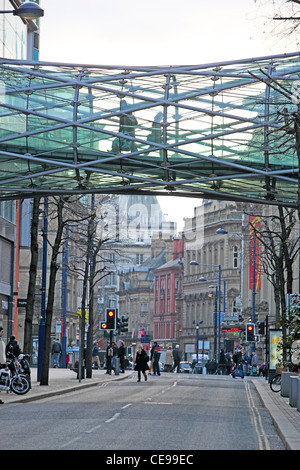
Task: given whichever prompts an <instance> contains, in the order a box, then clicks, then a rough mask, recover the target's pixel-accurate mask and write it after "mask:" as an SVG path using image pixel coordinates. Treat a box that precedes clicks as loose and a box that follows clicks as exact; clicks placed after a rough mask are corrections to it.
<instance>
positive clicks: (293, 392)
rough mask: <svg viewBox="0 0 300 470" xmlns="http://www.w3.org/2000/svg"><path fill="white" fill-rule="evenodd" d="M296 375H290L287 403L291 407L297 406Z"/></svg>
mask: <svg viewBox="0 0 300 470" xmlns="http://www.w3.org/2000/svg"><path fill="white" fill-rule="evenodd" d="M297 392H298V376H292V377H290V393H289V395H290V397H289V404H290V406H292V407H293V408H294V407H296V406H297V394H298V393H297Z"/></svg>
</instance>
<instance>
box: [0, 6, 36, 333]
mask: <svg viewBox="0 0 300 470" xmlns="http://www.w3.org/2000/svg"><path fill="white" fill-rule="evenodd" d="M22 3H23V2H22V1H21V0H0V10H3V11H10V10H13V9H15V8H17V7H18V6H19V5H21V4H22ZM36 3H38V1H37V2H36ZM38 45H39V30H38V23H37V21H32V20H22V19H21V18H19V17H18V16H15V15H13V14H10V13H7V14H0V57H1V58H7V59H17V60H25V59H30V60H38V57H39V56H38V52H39V51H38ZM4 90H5V85H4V81H3V75H2V76H1V77H0V95H1V94H3V92H4ZM20 213H21V204H20V201H15V200H9V201H1V202H0V325H3V326H4V330H5V338H8V337H9V336H10V335H11V334H13V333H14V334H15V335H16V336H17V330H16V331H14V327H16V328H17V326H18V325H17V322H15V323H16V324H15V325H14V318H17V295H16V294H17V292H18V284H19V283H18V270H19V267H18V259H19V256H18V253H19V234H20V230H19V229H20V227H19V220H20Z"/></svg>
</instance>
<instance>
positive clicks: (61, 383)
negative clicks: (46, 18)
mask: <svg viewBox="0 0 300 470" xmlns="http://www.w3.org/2000/svg"><path fill="white" fill-rule="evenodd" d="M132 374H135V372H134V371H132V370H127V371H125V373H124V374H122V373H120V374H119V375H115V374H112V375H109V374H106V371H105V370H95V369H93V371H92V378H90V379H87V378H83V379H81V380H80V381H79V380H78V378H77V374H76V373H75V372H74V371H73V370H71V369H55V368H51V369H49V382H48V385H40V383H39V382H38V381H37V370H36V369H31V385H32V388H31V390H30V391H29V392H28V393H27V394H26V395H16V394H15V393H13V392H9V393H7V392H1V393H0V399H1V400H2V401H4V404H3V405H0V407H3V406H5V405H6V404H13V403H27V402H31V401H35V400H39V399H42V398H48V397H51V396H55V395H62V394H64V393H70V392H72V391H75V390H80V389H84V388H87V387H93V386H97V385H102V384H106V383H109V382H111V381H120V380H126V379H127V378H128V377H131V376H132ZM245 380H251V381H252V383H253V384H254V386H255V388H256V391H257V393H258V396H259V397H260V400H261V402H262V403H263V405H264V406H265V408H267V410H268V411H269V413H270V415H271V417H272V420H273V424H274V426H275V428H276V430H277V432H278V434H279V435H280V437H281V439H282V441H283V443H284V445H285V447H286V449H287V450H300V412H299V411H297V408H293V407H291V406H290V404H289V399H288V398H286V397H282V396H281V394H280V392H279V393H274V392H272V390H271V389H270V386H269V383H268V381H267V380H266V379H264V378H262V377H247V378H246V379H245Z"/></svg>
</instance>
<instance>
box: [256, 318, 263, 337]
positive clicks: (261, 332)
mask: <svg viewBox="0 0 300 470" xmlns="http://www.w3.org/2000/svg"><path fill="white" fill-rule="evenodd" d="M257 326H258V334H259V335H264V334H265V322H264V321H259V322H258V323H257Z"/></svg>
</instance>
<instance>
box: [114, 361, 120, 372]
mask: <svg viewBox="0 0 300 470" xmlns="http://www.w3.org/2000/svg"><path fill="white" fill-rule="evenodd" d="M119 373H120V359H119V358H118V357H116V362H115V375H119Z"/></svg>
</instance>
